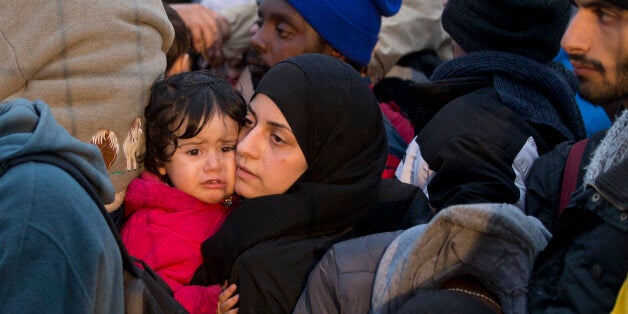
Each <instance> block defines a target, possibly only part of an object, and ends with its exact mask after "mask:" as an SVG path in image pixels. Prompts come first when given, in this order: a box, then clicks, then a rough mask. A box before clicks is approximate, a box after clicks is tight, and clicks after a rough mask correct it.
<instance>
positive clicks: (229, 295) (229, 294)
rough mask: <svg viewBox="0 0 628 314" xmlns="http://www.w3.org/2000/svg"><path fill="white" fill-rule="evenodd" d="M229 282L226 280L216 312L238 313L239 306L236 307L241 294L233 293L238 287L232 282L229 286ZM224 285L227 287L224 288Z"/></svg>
mask: <svg viewBox="0 0 628 314" xmlns="http://www.w3.org/2000/svg"><path fill="white" fill-rule="evenodd" d="M227 285H228V283H227V282H225V284H224V286H223V290H222V292H221V293H220V295H219V296H218V309H217V311H216V313H218V314H222V313H227V314H233V313H238V308H237V307H235V306H236V305H237V304H238V299H239V298H240V295H239V294H236V295H233V294H234V293H235V292H236V289H237V288H238V287H237V286H236V285H234V284H232V285H229V287H227ZM224 287H227V288H226V289H224Z"/></svg>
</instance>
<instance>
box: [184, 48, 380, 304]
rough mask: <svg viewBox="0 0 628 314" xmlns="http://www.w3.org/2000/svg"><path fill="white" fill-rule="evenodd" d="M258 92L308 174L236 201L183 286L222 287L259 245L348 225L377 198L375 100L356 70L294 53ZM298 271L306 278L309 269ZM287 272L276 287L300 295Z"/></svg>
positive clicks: (308, 256) (307, 255)
mask: <svg viewBox="0 0 628 314" xmlns="http://www.w3.org/2000/svg"><path fill="white" fill-rule="evenodd" d="M260 93H261V94H265V95H267V96H268V97H269V98H270V99H272V100H273V101H274V102H275V104H276V105H277V106H278V107H279V109H280V110H281V112H282V113H283V115H284V116H285V118H286V120H287V121H288V123H289V124H290V127H291V128H292V131H293V132H294V134H295V136H296V139H297V141H298V143H299V145H300V147H301V149H302V150H303V153H304V155H305V158H306V160H307V164H308V169H307V170H306V172H305V173H304V174H303V175H302V176H301V177H300V178H299V179H298V180H297V182H296V183H295V184H294V185H293V186H292V187H291V188H290V189H289V190H288V191H287V192H286V193H284V194H280V195H269V196H262V197H256V198H252V199H247V200H244V201H243V202H242V204H241V205H240V206H239V207H237V208H236V209H235V210H234V211H233V212H232V213H231V214H230V215H229V216H228V217H227V219H226V221H225V222H224V224H223V226H222V227H221V229H220V230H219V231H218V232H217V233H216V234H214V235H213V236H212V237H211V238H209V239H207V240H206V241H205V242H204V243H203V244H202V246H201V252H202V255H203V261H204V264H203V265H202V266H201V267H200V268H199V269H198V270H197V272H196V274H195V275H194V278H193V280H192V282H191V284H200V285H208V284H222V283H223V282H224V281H225V280H226V279H228V278H229V274H230V272H236V273H241V272H243V271H247V270H236V269H233V270H232V266H233V265H234V262H235V260H236V259H237V258H238V256H240V255H241V254H242V253H243V252H244V251H246V250H247V249H249V248H251V247H253V246H254V245H256V244H258V243H260V242H264V241H269V240H274V239H278V238H282V237H298V238H303V239H311V238H316V237H317V234H319V235H320V234H329V233H333V232H337V231H341V230H346V229H348V228H352V227H353V226H355V225H356V224H357V222H358V221H359V220H360V219H361V218H363V216H364V214H365V213H366V210H367V209H368V207H369V206H371V205H372V204H373V203H374V202H375V201H376V199H377V195H378V191H379V186H380V183H381V174H382V171H383V169H384V165H385V161H386V156H387V142H386V134H385V130H384V125H383V120H382V119H383V118H382V114H381V111H380V109H379V105H378V102H377V100H376V99H375V97H374V95H373V93H372V92H371V91H370V89H369V88H368V86H367V84H366V82H365V81H364V80H363V79H362V77H361V76H360V75H359V74H358V72H357V71H355V70H354V69H353V68H352V67H351V66H349V65H348V64H346V63H344V62H342V61H340V60H338V59H336V58H333V57H329V56H324V55H319V54H306V55H300V56H297V57H293V58H289V59H287V60H284V61H282V62H280V63H278V64H277V65H275V66H274V67H273V68H272V69H271V70H270V71H269V72H268V73H267V74H266V75H265V76H264V78H263V79H262V80H261V81H260V83H259V85H258V87H257V89H256V94H260ZM277 175H281V174H277ZM291 254H292V253H291ZM294 254H295V255H299V254H301V255H302V256H303V258H302V259H300V260H305V262H304V263H303V264H308V266H307V267H310V266H309V264H313V263H314V262H315V261H314V259H315V257H314V256H313V254H312V252H311V251H309V250H308V248H303V250H302V251H300V250H299V251H294ZM291 266H292V265H291ZM295 266H296V265H295ZM298 268H299V267H297V269H298ZM254 271H255V270H254V269H253V270H252V271H251V272H254ZM299 272H305V273H304V274H298V275H299V276H302V277H304V278H307V272H309V268H308V269H305V268H303V267H302V268H301V270H299ZM294 274H295V273H294V272H292V275H289V273H286V272H280V273H278V274H277V278H276V279H277V280H276V281H277V285H288V286H293V287H294V288H295V289H299V290H298V292H300V289H301V288H302V286H303V285H304V282H301V278H290V277H293V275H294ZM298 292H297V297H298ZM241 301H244V300H241ZM294 301H295V302H296V300H294Z"/></svg>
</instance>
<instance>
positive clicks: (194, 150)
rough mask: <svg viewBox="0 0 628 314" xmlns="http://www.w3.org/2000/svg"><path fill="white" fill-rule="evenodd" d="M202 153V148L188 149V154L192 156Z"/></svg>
mask: <svg viewBox="0 0 628 314" xmlns="http://www.w3.org/2000/svg"><path fill="white" fill-rule="evenodd" d="M200 153H201V150H200V149H196V148H195V149H190V150H188V151H187V154H188V155H190V156H198V155H199V154H200Z"/></svg>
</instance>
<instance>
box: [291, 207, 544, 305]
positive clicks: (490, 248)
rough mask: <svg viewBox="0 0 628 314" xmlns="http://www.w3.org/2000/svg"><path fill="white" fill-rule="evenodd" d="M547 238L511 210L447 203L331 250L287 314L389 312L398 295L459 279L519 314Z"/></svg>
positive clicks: (531, 221)
mask: <svg viewBox="0 0 628 314" xmlns="http://www.w3.org/2000/svg"><path fill="white" fill-rule="evenodd" d="M549 237H550V234H549V232H548V231H547V230H546V229H545V228H544V227H543V225H542V224H541V222H540V221H538V220H537V219H536V218H534V217H531V216H526V215H524V214H523V213H522V212H521V210H519V209H518V208H517V207H515V206H514V205H510V204H474V205H459V206H450V207H447V208H445V209H443V210H441V211H440V212H439V213H438V214H437V215H436V216H435V217H434V218H433V219H432V220H431V221H430V222H429V223H427V224H422V225H418V226H415V227H413V228H410V229H408V230H406V231H403V232H402V233H400V232H394V233H380V234H374V235H370V236H366V237H362V238H357V239H353V240H350V241H346V242H341V243H337V244H336V245H334V246H333V247H332V249H330V250H329V251H328V252H327V253H326V255H325V256H324V257H323V259H322V260H321V262H320V263H319V264H318V265H317V266H316V267H315V268H314V270H313V271H312V272H311V274H310V278H309V281H308V284H307V286H306V288H305V290H304V291H303V293H302V294H301V297H300V298H299V301H298V303H297V306H296V307H295V310H294V313H369V312H372V313H394V312H396V311H397V310H399V308H400V306H401V305H402V304H403V302H404V301H405V299H404V298H402V297H401V296H404V295H408V293H409V292H411V291H413V290H414V289H416V288H436V287H439V286H440V285H441V284H442V283H444V282H445V281H447V280H448V279H450V278H453V277H456V276H460V275H464V274H470V275H473V276H475V277H476V278H478V280H480V281H481V282H482V283H483V284H484V285H485V286H486V287H487V288H489V289H490V290H491V291H493V292H495V293H496V294H497V295H498V297H499V300H500V303H501V306H502V308H503V309H504V311H505V312H506V313H525V311H526V292H527V289H526V287H527V282H528V279H529V275H530V271H531V268H532V264H533V262H534V259H535V258H536V256H537V254H538V253H539V252H540V251H541V250H542V249H543V248H544V247H545V245H546V244H547V241H548V239H549ZM454 253H455V254H454Z"/></svg>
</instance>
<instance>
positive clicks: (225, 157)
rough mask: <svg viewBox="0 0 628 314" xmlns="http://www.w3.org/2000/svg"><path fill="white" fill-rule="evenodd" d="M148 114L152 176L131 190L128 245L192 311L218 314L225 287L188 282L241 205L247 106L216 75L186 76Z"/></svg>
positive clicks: (156, 97) (168, 85)
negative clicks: (240, 152)
mask: <svg viewBox="0 0 628 314" xmlns="http://www.w3.org/2000/svg"><path fill="white" fill-rule="evenodd" d="M144 112H145V113H144V116H145V119H146V154H145V155H144V158H143V159H144V160H143V161H144V167H145V169H146V170H145V171H144V172H143V173H142V174H141V176H140V177H139V178H135V179H133V181H131V183H130V184H129V187H128V189H127V193H126V199H125V202H124V209H125V222H124V224H123V225H122V228H121V230H120V234H121V238H122V241H123V242H124V245H125V246H126V247H127V249H128V251H129V254H131V255H133V256H135V257H136V258H138V259H140V260H142V261H144V262H145V263H146V264H148V265H149V266H150V267H151V268H152V269H153V270H155V272H157V274H158V275H160V276H161V277H162V278H163V279H164V281H165V282H166V283H167V284H168V285H169V286H170V288H172V291H174V297H175V299H177V301H179V303H181V304H182V305H183V306H184V307H185V308H186V309H187V310H188V311H190V312H191V313H214V312H215V311H216V307H217V300H218V295H219V294H220V292H221V286H220V285H214V286H209V287H200V286H189V285H188V284H189V282H190V279H192V275H193V274H194V271H196V269H197V268H198V267H199V266H200V265H201V263H202V258H201V250H200V249H201V248H200V247H201V242H203V241H205V240H206V239H207V238H209V237H211V236H212V235H213V234H214V233H215V232H216V230H218V229H219V228H220V226H221V225H222V223H223V221H224V220H225V219H226V217H227V215H229V213H230V212H231V210H232V209H233V207H235V206H237V204H238V199H237V197H234V195H233V193H234V185H235V171H236V169H235V147H236V143H237V141H238V132H239V130H240V125H241V123H242V121H243V119H244V116H245V114H246V103H245V101H244V99H243V98H242V96H241V95H240V93H239V92H238V91H236V90H235V89H234V88H233V87H231V85H230V84H229V83H227V82H226V81H224V80H222V79H220V78H218V77H217V76H215V75H213V74H211V73H209V72H200V71H195V72H183V73H179V74H175V75H171V76H168V77H166V78H165V79H163V80H159V81H157V82H155V85H154V86H153V88H152V91H151V98H150V101H149V103H148V106H147V107H146V110H145V111H144Z"/></svg>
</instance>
